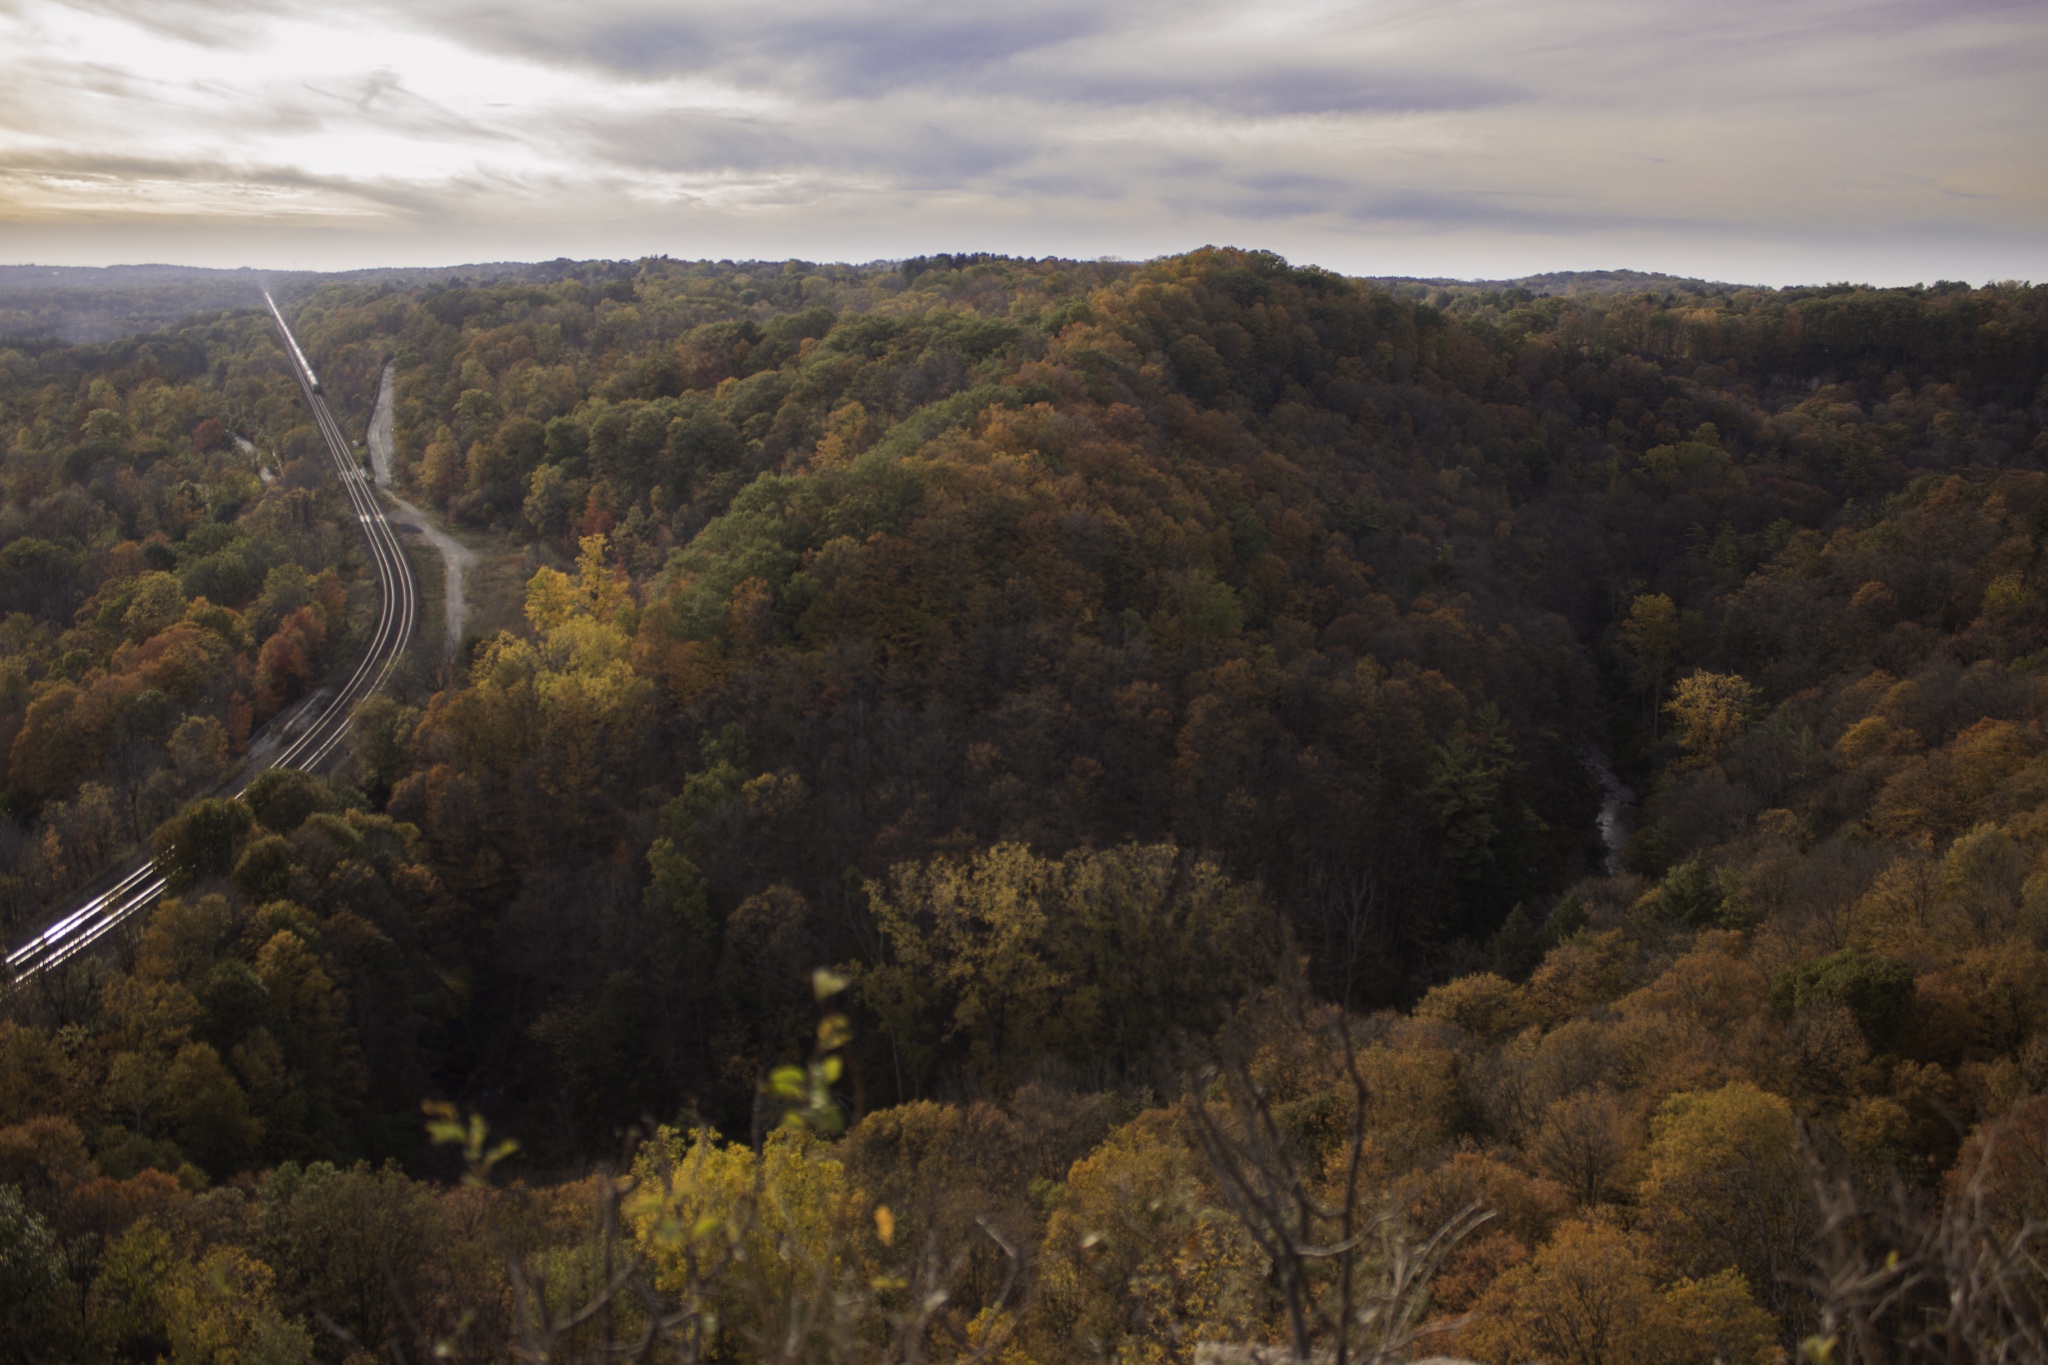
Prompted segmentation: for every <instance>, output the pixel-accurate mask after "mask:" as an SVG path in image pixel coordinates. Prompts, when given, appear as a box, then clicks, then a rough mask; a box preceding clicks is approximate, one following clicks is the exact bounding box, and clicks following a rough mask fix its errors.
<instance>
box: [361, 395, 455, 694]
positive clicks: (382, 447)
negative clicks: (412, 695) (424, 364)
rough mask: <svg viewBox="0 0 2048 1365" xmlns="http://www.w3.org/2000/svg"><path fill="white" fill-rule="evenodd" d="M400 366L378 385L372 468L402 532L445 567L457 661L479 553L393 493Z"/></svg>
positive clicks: (451, 645) (451, 653)
mask: <svg viewBox="0 0 2048 1365" xmlns="http://www.w3.org/2000/svg"><path fill="white" fill-rule="evenodd" d="M397 371H398V366H397V365H396V364H387V365H386V366H385V367H384V378H383V381H382V382H381V383H379V384H378V386H377V406H376V409H375V410H374V411H373V412H372V413H371V414H370V438H369V444H370V468H371V469H372V470H373V471H374V472H375V474H376V477H377V487H379V488H381V489H382V490H384V496H385V497H386V498H388V499H390V501H391V504H392V505H393V506H394V507H396V508H398V510H399V511H400V512H402V513H404V515H403V516H401V517H395V518H393V522H394V524H395V525H396V526H397V528H398V530H399V531H400V532H408V531H409V532H412V533H414V534H416V535H418V536H420V537H421V538H422V539H424V540H425V541H426V542H427V544H429V545H431V546H433V547H434V549H435V551H436V552H437V553H438V554H439V555H440V556H441V563H442V565H443V567H444V574H443V582H444V585H445V590H446V603H447V605H446V609H445V612H444V615H445V617H446V619H447V622H448V643H447V657H449V658H451V659H452V658H454V657H455V651H456V650H457V649H459V648H461V646H462V622H463V616H464V607H465V599H464V597H463V593H462V576H463V574H464V573H465V572H467V571H468V570H469V568H470V567H471V566H472V565H474V564H475V563H476V558H477V557H476V552H475V551H474V550H471V549H470V548H469V547H468V546H466V545H464V544H463V543H462V542H461V541H459V540H457V539H456V538H455V537H453V536H451V535H449V534H448V533H447V532H446V531H443V530H442V529H441V528H440V527H439V526H437V525H435V524H434V520H433V518H432V517H429V516H428V515H427V514H426V513H425V512H422V511H421V510H420V509H419V508H417V507H415V506H413V505H412V504H411V503H409V502H407V501H406V500H405V499H404V498H401V497H399V496H398V494H397V493H395V492H393V491H392V486H391V467H392V456H393V453H394V452H393V445H392V417H391V388H392V383H393V381H394V379H395V378H396V376H397Z"/></svg>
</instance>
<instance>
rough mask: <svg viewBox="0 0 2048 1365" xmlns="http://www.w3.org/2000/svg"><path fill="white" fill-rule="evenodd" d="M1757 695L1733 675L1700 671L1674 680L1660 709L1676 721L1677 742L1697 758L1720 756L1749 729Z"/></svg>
mask: <svg viewBox="0 0 2048 1365" xmlns="http://www.w3.org/2000/svg"><path fill="white" fill-rule="evenodd" d="M1758 695H1759V694H1758V692H1757V690H1756V688H1755V686H1753V685H1752V684H1751V683H1750V682H1748V681H1747V680H1746V679H1744V678H1742V677H1741V676H1740V675H1738V674H1734V673H1709V672H1707V671H1706V670H1704V669H1702V670H1701V671H1699V672H1697V673H1693V674H1691V675H1689V676H1687V677H1684V678H1681V679H1679V681H1678V686H1677V687H1675V688H1673V689H1672V693H1671V700H1670V701H1668V702H1666V703H1665V704H1664V710H1665V712H1666V713H1667V714H1669V715H1670V717H1671V718H1672V719H1673V720H1674V721H1676V722H1678V727H1679V742H1680V743H1681V744H1683V745H1684V746H1685V748H1686V750H1687V751H1688V752H1689V753H1691V754H1693V755H1694V756H1696V757H1698V758H1701V759H1712V758H1717V757H1719V756H1720V754H1721V753H1722V751H1724V750H1725V749H1727V747H1728V746H1729V745H1730V744H1733V743H1734V742H1735V741H1736V739H1738V738H1739V737H1740V736H1741V734H1742V732H1743V731H1744V730H1745V729H1747V728H1748V727H1749V722H1750V720H1751V719H1752V718H1753V717H1754V715H1755V713H1756V707H1757V698H1758Z"/></svg>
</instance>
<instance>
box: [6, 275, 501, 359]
mask: <svg viewBox="0 0 2048 1365" xmlns="http://www.w3.org/2000/svg"><path fill="white" fill-rule="evenodd" d="M535 268H536V267H532V266H528V265H526V264H524V263H520V262H502V261H499V262H491V263H487V264H476V265H449V266H432V267H425V268H414V269H388V270H343V271H329V272H322V271H313V270H291V271H286V270H276V271H266V270H254V269H250V268H248V267H246V266H245V267H243V268H241V269H237V270H214V269H208V268H205V267H201V266H186V265H110V266H61V265H60V266H52V265H0V337H20V338H55V339H57V340H60V341H67V342H97V341H111V340H113V339H114V338H115V337H122V336H133V335H135V334H136V333H138V332H153V331H156V330H157V329H159V328H162V327H169V326H171V325H172V324H174V323H177V322H180V321H182V320H183V319H185V318H188V317H191V316H192V315H193V314H195V313H214V312H220V311H222V310H224V309H230V308H253V307H256V306H257V305H259V304H260V303H261V302H262V300H261V298H260V296H259V291H260V290H262V289H264V288H266V287H267V288H269V289H270V291H271V292H272V293H273V294H275V295H277V296H278V297H279V298H293V297H297V296H299V295H302V294H305V293H309V292H310V291H312V290H313V289H314V288H316V287H318V286H320V285H322V284H332V283H337V282H346V281H363V282H369V283H378V282H389V283H391V284H397V285H407V286H416V285H422V284H431V283H433V282H434V281H436V280H441V279H465V280H470V281H475V282H478V283H483V282H488V281H493V280H501V279H505V278H507V277H508V276H516V275H519V274H522V273H524V272H526V271H528V270H531V269H535Z"/></svg>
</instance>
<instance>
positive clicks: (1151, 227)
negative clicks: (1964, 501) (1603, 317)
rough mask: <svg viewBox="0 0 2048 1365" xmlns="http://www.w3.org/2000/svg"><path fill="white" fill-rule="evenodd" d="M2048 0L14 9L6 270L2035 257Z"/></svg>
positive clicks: (471, 1)
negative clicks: (176, 264) (1199, 251)
mask: <svg viewBox="0 0 2048 1365" xmlns="http://www.w3.org/2000/svg"><path fill="white" fill-rule="evenodd" d="M2044 129H2048V6H2044V5H2042V4H2041V3H2039V0H2015V2H2014V3H1984V2H1980V0H1947V2H1945V3H1933V2H1932V0H1896V2H1895V3H1868V2H1866V3H1848V2H1847V0H1715V2H1714V3H1707V2H1706V0H1687V2H1686V3H1675V2H1672V0H1630V2H1629V3H1622V0H1427V2H1426V3H1425V2H1423V0H1368V2H1366V3H1357V2H1355V0H1354V2H1352V3H1295V2H1293V0H1277V2H1274V0H1268V2H1267V3H1261V4H1257V5H1250V4H1209V3H1166V2H1165V0H1156V2H1155V0H1137V2H1136V3H1126V4H1114V3H1111V4H1104V3H1077V2H1076V0H1040V2H1039V3H1034V4H1028V5H1027V4H1018V3H1011V2H1010V0H994V2H993V3H980V4H974V5H963V4H959V3H957V0H954V2H953V3H938V2H937V0H900V2H898V3H889V2H888V0H766V2H763V0H755V2H754V3H750V4H746V5H737V4H732V3H730V2H729V0H727V2H726V3H720V4H716V5H712V4H701V3H695V2H694V0H692V3H683V4H651V3H639V2H637V0H577V2H576V3H562V2H558V0H504V2H503V3H491V4H487V3H481V2H480V0H412V2H411V3H407V4H404V5H402V6H401V5H396V4H385V3H380V0H369V3H357V4H351V5H347V6H328V5H321V6H313V5H307V4H299V3H288V2H287V0H269V2H267V3H263V2H259V3H228V2H226V0H223V2H222V3H191V2H190V0H77V2H76V3H69V4H66V3H58V2H57V0H0V260H7V261H29V260H35V261H43V262H50V263H71V264H103V263H109V262H113V261H137V260H171V261H185V262H191V263H194V264H208V265H240V264H252V265H269V266H280V267H285V266H291V267H325V268H340V267H350V266H359V265H375V264H436V263H447V262H452V261H459V260H489V259H534V258H545V257H552V256H557V255H568V256H591V255H608V256H633V255H640V254H646V253H659V252H665V253H667V254H669V255H673V256H679V257H699V256H711V257H725V256H731V257H780V256H787V255H799V256H804V257H808V258H811V259H820V260H868V259H874V258H877V257H899V256H905V255H913V254H917V253H921V252H928V251H939V250H993V251H1007V252H1012V253H1017V254H1026V255H1046V254H1061V255H1081V256H1091V257H1092V256H1099V255H1116V256H1127V257H1143V256H1150V255H1154V254H1158V253H1161V252H1167V251H1176V250H1183V249H1186V248H1188V247H1192V246H1198V245H1200V244H1202V243H1204V242H1230V243H1235V244H1239V245H1245V246H1262V247H1269V248H1272V249H1274V250H1278V251H1281V252H1283V253H1284V254H1286V255H1288V256H1290V257H1291V258H1294V259H1297V260H1305V261H1316V262H1319V263H1322V264H1325V265H1328V266H1331V267H1333V268H1336V269H1340V270H1345V271H1350V272H1354V273H1405V274H1440V273H1441V274H1456V275H1462V276H1475V275H1493V276H1498V275H1508V274H1520V273H1527V272H1531V271H1537V270H1546V269H1565V268H1594V267H1606V266H1629V267H1635V268H1639V269H1658V270H1671V271H1676V272H1679V273H1686V274H1700V275H1710V276H1715V277H1719V278H1729V279H1745V280H1758V281H1764V282H1771V283H1789V282H1795V281H1801V280H1814V279H1840V278H1857V279H1872V280H1881V281H1906V282H1910V281H1913V280H1931V279H1935V278H1939V277H1944V276H1947V277H1955V278H1968V279H1986V278H2005V277H2023V278H2035V279H2040V278H2048V132H2044Z"/></svg>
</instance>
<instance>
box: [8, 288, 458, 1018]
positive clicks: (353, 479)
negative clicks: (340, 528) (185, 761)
mask: <svg viewBox="0 0 2048 1365" xmlns="http://www.w3.org/2000/svg"><path fill="white" fill-rule="evenodd" d="M263 302H264V303H265V304H266V305H268V306H269V308H270V316H271V317H273V318H275V319H276V320H277V330H278V334H279V335H280V336H282V337H283V338H284V348H285V354H286V356H288V357H289V358H290V361H291V366H292V374H293V376H294V377H295V378H296V379H297V380H298V381H299V389H300V391H301V392H303V393H304V394H305V398H306V406H307V407H309V408H310V409H312V412H313V421H314V423H315V425H317V426H318V427H319V428H320V435H321V437H322V438H323V439H324V440H325V441H326V443H327V454H328V457H329V458H330V459H331V460H332V461H333V462H334V471H335V474H336V475H337V476H338V477H339V478H340V479H341V488H342V492H343V493H344V494H346V495H347V497H348V500H349V504H350V506H352V507H353V508H354V509H355V514H356V520H357V521H358V522H359V523H360V524H361V526H362V530H363V537H364V539H365V540H367V541H368V542H369V545H370V559H371V561H372V564H373V566H374V568H375V571H376V575H377V589H378V593H379V596H380V602H379V605H378V612H377V629H376V631H375V632H374V633H373V634H372V635H371V637H370V643H369V646H368V647H367V648H366V649H365V650H364V651H363V657H362V658H361V659H360V660H359V661H358V662H357V663H356V667H355V671H354V672H353V673H351V674H350V675H349V677H348V681H347V682H345V683H343V684H342V685H341V686H340V687H338V688H336V689H334V692H333V694H332V696H330V697H328V698H326V699H324V700H322V699H319V698H317V697H316V698H315V699H314V701H313V703H312V704H311V705H310V706H309V707H308V708H307V709H305V710H303V711H301V712H299V713H298V714H296V715H294V716H292V717H291V719H290V722H289V723H288V725H287V734H286V735H285V736H283V737H282V741H281V743H280V747H279V748H278V750H277V751H276V753H275V754H274V756H273V757H272V758H271V759H270V761H269V762H268V763H265V764H263V765H262V767H260V768H258V769H256V770H255V771H253V772H246V773H245V774H244V781H243V782H242V784H241V785H240V786H239V787H237V788H236V790H235V793H234V794H235V795H237V796H240V795H241V794H242V793H243V792H245V791H247V790H248V787H249V783H250V782H253V781H255V779H256V778H257V777H259V776H260V775H261V774H262V773H264V772H267V771H269V770H270V769H272V768H287V769H291V770H294V771H298V772H315V771H318V770H319V769H320V768H322V767H323V766H325V765H326V764H327V762H328V761H329V760H330V759H331V758H333V757H334V754H335V752H336V750H338V749H339V748H340V747H341V744H342V742H343V741H344V740H345V739H346V738H347V737H348V730H349V723H350V722H351V721H352V720H354V719H355V713H356V708H357V707H359V706H361V705H362V704H363V702H364V701H365V700H367V699H368V698H369V697H371V696H373V695H374V694H375V693H376V692H377V691H378V689H380V688H381V687H383V686H384V683H385V681H386V679H388V678H389V677H390V676H391V670H392V669H393V668H394V667H395V666H396V665H397V663H398V658H399V656H400V655H401V654H403V653H404V652H405V648H406V646H407V645H408V644H409V643H411V641H412V632H413V626H414V624H415V623H416V621H417V619H418V616H419V590H418V587H417V585H416V584H415V583H414V582H413V578H412V569H411V567H410V566H409V565H408V564H407V563H406V559H405V553H404V551H403V550H401V549H400V548H399V544H398V537H397V536H395V535H394V534H392V531H391V523H390V522H388V521H386V520H385V518H384V508H383V505H382V504H381V503H379V502H378V501H377V494H376V490H375V489H374V488H372V487H371V484H370V480H369V479H368V478H367V477H366V476H365V475H364V473H363V470H362V469H361V468H360V467H359V466H358V465H357V464H356V461H355V457H354V455H352V454H351V453H350V451H349V443H348V438H347V437H346V436H344V435H342V432H341V424H340V423H339V422H336V421H335V420H334V414H333V413H331V412H329V411H328V410H327V400H326V398H325V397H324V396H322V394H321V391H320V379H319V376H318V375H316V374H315V373H314V372H313V366H312V364H311V363H310V362H309V361H307V359H306V353H305V352H304V351H302V350H300V349H299V342H298V338H296V337H294V336H293V335H292V329H291V328H290V327H289V326H287V325H286V323H285V320H284V314H283V313H281V312H279V311H278V308H277V303H276V301H275V300H273V299H272V298H271V297H270V295H269V293H268V292H266V293H265V294H264V295H263ZM163 890H164V878H163V877H162V876H160V875H159V874H158V873H157V870H156V865H155V863H154V861H153V860H151V859H149V858H143V859H141V860H140V861H138V862H137V863H136V864H134V865H133V866H131V867H130V868H128V869H127V871H126V872H125V873H124V874H123V875H122V876H121V877H120V879H119V880H118V881H116V882H115V883H114V884H113V886H112V887H110V888H109V889H107V890H105V891H102V892H100V893H99V894H97V895H94V896H92V897H91V898H90V899H88V900H86V901H85V902H84V903H83V904H81V905H78V906H76V907H74V908H72V909H70V910H67V911H65V913H64V914H62V915H60V916H58V917H57V918H56V919H55V920H54V921H52V922H51V923H50V924H49V925H48V926H47V927H46V928H45V929H44V930H43V931H42V932H41V933H40V934H37V935H36V936H35V937H34V938H32V939H30V940H29V941H28V942H27V943H24V944H23V945H21V946H20V947H19V948H16V949H15V950H14V951H13V952H11V953H9V954H8V955H7V969H8V972H7V974H8V976H9V978H10V979H11V980H12V981H13V982H14V983H15V984H17V985H18V984H20V983H21V982H24V981H26V980H28V979H29V978H31V977H33V976H36V975H37V974H39V973H42V972H47V971H49V970H50V969H52V968H54V967H57V966H59V965H61V964H62V963H64V962H67V961H69V960H70V959H72V958H74V957H76V956H78V955H79V954H80V953H83V952H85V951H86V950H88V949H90V948H91V947H92V946H93V945H94V944H96V943H99V942H100V941H101V940H103V939H105V938H106V936H107V935H109V934H111V933H112V932H113V931H114V930H116V929H118V928H119V927H120V926H121V925H122V924H124V923H126V922H127V921H128V920H129V919H131V918H133V917H134V916H135V915H137V914H140V913H141V912H142V911H144V910H146V909H148V908H149V907H150V906H151V905H153V904H154V903H155V902H156V899H157V897H158V896H160V895H162V894H163Z"/></svg>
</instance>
